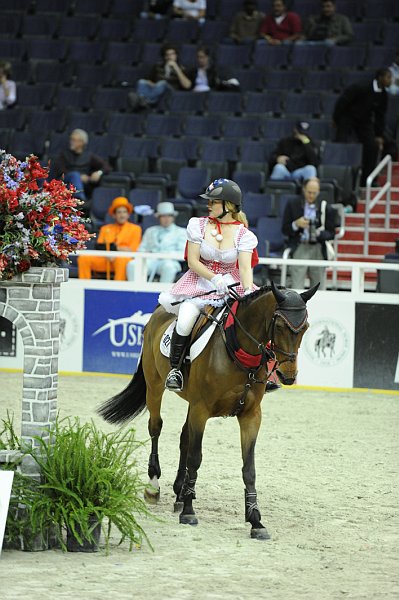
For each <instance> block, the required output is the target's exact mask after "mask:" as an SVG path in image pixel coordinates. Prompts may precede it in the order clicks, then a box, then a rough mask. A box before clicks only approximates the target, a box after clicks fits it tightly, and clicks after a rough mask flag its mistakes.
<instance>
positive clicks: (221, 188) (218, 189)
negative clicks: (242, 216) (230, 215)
mask: <svg viewBox="0 0 399 600" xmlns="http://www.w3.org/2000/svg"><path fill="white" fill-rule="evenodd" d="M200 197H201V198H205V200H221V201H222V202H223V214H222V215H220V216H221V217H223V216H224V215H226V214H227V212H228V211H227V210H226V206H225V202H231V204H234V205H235V207H236V209H237V212H239V211H240V210H241V207H242V193H241V190H240V188H239V186H238V185H237V184H236V182H235V181H231V179H215V181H212V183H210V184H209V185H208V187H207V188H206V190H205V193H204V194H200Z"/></svg>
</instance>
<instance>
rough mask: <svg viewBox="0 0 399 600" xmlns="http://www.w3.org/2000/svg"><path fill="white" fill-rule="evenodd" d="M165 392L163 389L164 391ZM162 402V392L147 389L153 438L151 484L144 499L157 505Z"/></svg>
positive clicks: (150, 470)
mask: <svg viewBox="0 0 399 600" xmlns="http://www.w3.org/2000/svg"><path fill="white" fill-rule="evenodd" d="M162 391H163V389H162ZM161 400H162V392H160V393H158V394H157V395H155V396H154V395H153V394H151V395H150V393H149V390H148V389H147V406H148V410H149V411H150V418H149V420H148V432H149V434H150V436H151V454H150V458H149V461H148V478H149V482H148V485H147V487H146V488H145V490H144V497H145V499H146V500H147V502H150V503H152V504H156V503H157V502H158V500H159V496H160V486H159V481H158V480H159V478H160V477H161V466H160V464H159V457H158V440H159V436H160V435H161V431H162V418H161V412H160V411H161Z"/></svg>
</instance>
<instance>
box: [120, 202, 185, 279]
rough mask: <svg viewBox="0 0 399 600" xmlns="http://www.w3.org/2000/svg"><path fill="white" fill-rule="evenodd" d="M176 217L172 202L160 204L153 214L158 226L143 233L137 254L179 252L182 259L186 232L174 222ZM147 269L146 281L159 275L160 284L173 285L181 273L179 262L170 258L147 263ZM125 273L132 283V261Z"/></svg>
mask: <svg viewBox="0 0 399 600" xmlns="http://www.w3.org/2000/svg"><path fill="white" fill-rule="evenodd" d="M177 215H178V212H177V210H175V207H174V206H173V203H172V202H160V203H159V204H158V206H157V211H156V213H155V216H156V217H157V218H158V219H159V225H154V226H153V227H149V228H148V229H147V230H146V231H145V232H144V235H143V240H142V242H141V244H140V246H139V252H180V253H181V257H182V259H183V255H184V248H185V245H186V241H187V238H186V230H185V228H184V227H179V226H178V225H176V223H175V222H174V221H175V217H176V216H177ZM147 267H148V281H153V280H154V277H155V275H159V281H160V282H161V283H173V282H174V280H175V278H176V275H177V273H179V272H180V271H181V265H180V263H179V261H178V260H174V259H172V258H170V259H168V258H164V259H162V258H161V259H156V258H154V259H152V260H149V261H148V263H147ZM126 273H127V278H128V280H129V281H133V280H134V276H135V263H134V261H133V260H132V261H130V262H129V263H128V265H127V269H126Z"/></svg>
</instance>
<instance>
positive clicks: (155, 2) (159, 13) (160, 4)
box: [140, 0, 173, 19]
mask: <svg viewBox="0 0 399 600" xmlns="http://www.w3.org/2000/svg"><path fill="white" fill-rule="evenodd" d="M172 4H173V0H146V1H145V2H144V7H143V11H142V12H141V13H140V17H142V18H144V19H146V18H147V17H153V18H155V19H164V18H165V17H166V16H167V15H168V14H169V12H170V11H171V9H172Z"/></svg>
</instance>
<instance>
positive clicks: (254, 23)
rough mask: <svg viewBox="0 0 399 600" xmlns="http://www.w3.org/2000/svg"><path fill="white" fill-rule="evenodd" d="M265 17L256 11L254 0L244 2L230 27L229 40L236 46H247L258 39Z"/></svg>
mask: <svg viewBox="0 0 399 600" xmlns="http://www.w3.org/2000/svg"><path fill="white" fill-rule="evenodd" d="M264 17H265V15H264V13H263V12H260V11H259V10H258V3H257V1H256V0H245V2H244V4H243V10H240V11H238V13H236V15H235V16H234V18H233V21H232V23H231V26H230V38H231V39H232V40H233V41H234V42H236V43H237V44H249V43H251V42H253V41H254V40H257V39H258V37H259V31H260V26H261V24H262V22H263V19H264Z"/></svg>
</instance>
